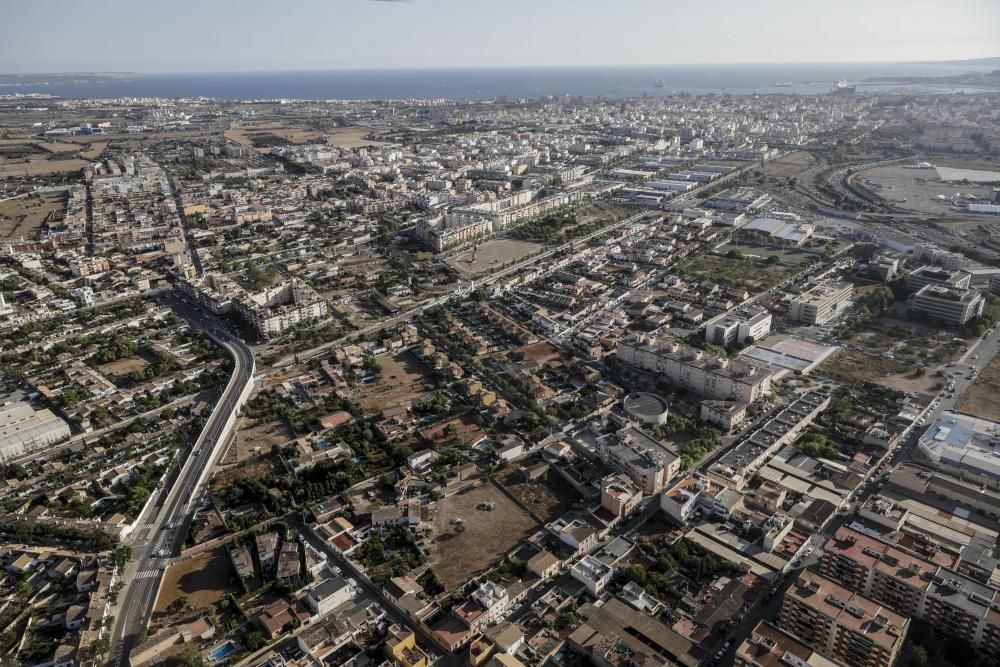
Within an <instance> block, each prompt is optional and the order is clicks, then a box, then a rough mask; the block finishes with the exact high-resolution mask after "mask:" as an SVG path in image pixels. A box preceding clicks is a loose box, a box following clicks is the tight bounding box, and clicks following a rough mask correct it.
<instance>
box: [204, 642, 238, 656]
mask: <svg viewBox="0 0 1000 667" xmlns="http://www.w3.org/2000/svg"><path fill="white" fill-rule="evenodd" d="M235 650H236V644H234V643H233V642H231V641H228V642H226V643H225V644H220V645H218V646H216V647H215V648H213V649H212V652H211V653H209V654H208V657H209V658H211V659H212V660H222V659H224V658H225V657H226V656H228V655H229V654H231V653H233V652H234V651H235Z"/></svg>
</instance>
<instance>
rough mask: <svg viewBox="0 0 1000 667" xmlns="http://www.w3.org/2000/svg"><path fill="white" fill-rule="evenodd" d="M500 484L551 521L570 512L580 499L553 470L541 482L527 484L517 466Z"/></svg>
mask: <svg viewBox="0 0 1000 667" xmlns="http://www.w3.org/2000/svg"><path fill="white" fill-rule="evenodd" d="M536 462H537V461H532V463H536ZM500 483H501V484H503V486H504V488H505V489H507V490H508V491H509V492H510V493H511V494H513V495H514V497H516V498H517V499H518V500H520V501H521V502H522V503H524V505H525V506H527V507H530V508H531V511H532V512H534V513H535V514H537V515H538V516H540V517H542V518H546V519H549V520H552V519H555V518H557V517H559V516H561V515H563V514H565V513H566V512H568V511H569V510H570V509H572V508H573V503H574V502H576V501H577V500H579V499H580V495H579V494H578V493H577V492H576V490H575V489H574V488H573V487H572V486H570V485H569V484H568V483H567V482H566V480H564V479H563V478H562V477H560V476H559V474H558V473H557V472H555V471H553V470H549V472H547V473H546V474H545V477H543V478H542V479H541V480H539V481H536V482H526V481H525V480H524V476H523V475H522V474H521V466H516V467H512V468H511V469H510V470H509V471H507V473H506V474H505V475H504V476H503V478H502V479H501V480H500Z"/></svg>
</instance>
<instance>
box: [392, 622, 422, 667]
mask: <svg viewBox="0 0 1000 667" xmlns="http://www.w3.org/2000/svg"><path fill="white" fill-rule="evenodd" d="M385 634H386V637H385V652H386V655H387V656H388V657H389V659H391V660H394V661H395V662H396V663H397V664H399V665H402V667H427V654H426V653H424V650H423V649H421V648H420V647H419V646H417V638H416V636H415V635H414V634H413V631H412V630H410V629H408V628H403V627H402V626H399V625H396V624H395V623H394V624H392V625H390V626H389V628H388V630H386V633H385Z"/></svg>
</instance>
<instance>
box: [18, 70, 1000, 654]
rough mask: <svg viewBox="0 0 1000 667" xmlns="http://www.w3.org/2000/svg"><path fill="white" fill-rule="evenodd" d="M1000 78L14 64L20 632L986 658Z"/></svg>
mask: <svg viewBox="0 0 1000 667" xmlns="http://www.w3.org/2000/svg"><path fill="white" fill-rule="evenodd" d="M998 103H1000V94H997V93H996V92H988V91H985V92H968V93H964V94H950V95H942V94H930V93H921V92H919V90H916V91H910V92H902V91H900V92H888V91H876V90H868V91H864V90H860V89H858V90H856V89H855V88H853V87H850V86H846V85H841V86H836V87H832V89H831V91H830V92H829V93H826V94H821V95H808V96H806V95H794V94H775V95H755V96H732V95H704V96H691V95H685V94H668V95H664V96H659V97H642V98H630V99H625V100H618V99H609V98H582V97H542V98H539V99H534V100H524V99H508V98H505V97H502V96H501V97H496V98H494V99H489V100H477V101H472V102H459V101H450V100H445V99H428V100H391V101H364V102H342V101H325V102H319V101H301V100H250V101H240V102H236V101H220V100H216V99H201V98H191V99H175V100H168V99H152V98H151V99H99V100H86V99H71V98H59V97H54V96H49V95H3V96H0V137H2V138H0V387H2V390H0V393H2V396H3V400H2V405H0V470H2V472H3V492H2V494H0V544H2V546H0V569H2V572H0V577H2V579H0V664H3V665H17V666H22V667H92V666H97V665H110V666H112V667H124V666H126V665H129V666H131V667H144V666H146V665H175V666H182V667H184V666H187V667H193V666H196V665H223V664H226V665H245V666H248V667H292V666H294V667H311V666H318V665H330V666H339V665H346V666H350V667H365V666H368V665H371V666H380V665H386V666H395V665H401V666H403V667H428V666H429V665H442V666H449V667H451V666H458V665H471V666H472V667H479V666H480V665H484V666H485V665H488V666H490V667H517V666H532V667H534V666H538V665H543V664H545V665H556V666H562V667H572V666H576V665H596V666H609V667H631V666H634V667H654V666H660V665H681V666H683V667H696V666H699V665H706V666H708V665H722V666H725V667H729V666H730V665H737V666H740V667H747V666H760V667H781V666H788V667H801V666H809V667H830V666H837V665H840V666H848V667H890V666H892V665H899V666H901V667H928V666H937V667H963V666H965V667H971V666H973V665H985V664H995V662H996V661H997V659H998V656H1000V550H998V536H1000V399H998V396H1000V357H998V356H997V355H996V353H997V345H998V341H1000V331H997V323H998V321H1000V104H998Z"/></svg>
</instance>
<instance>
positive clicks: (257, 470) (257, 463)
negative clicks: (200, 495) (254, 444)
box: [208, 459, 275, 492]
mask: <svg viewBox="0 0 1000 667" xmlns="http://www.w3.org/2000/svg"><path fill="white" fill-rule="evenodd" d="M274 469H275V464H274V463H273V462H272V461H271V460H270V459H256V460H253V461H244V462H243V463H240V464H238V465H234V466H230V467H228V468H217V469H216V471H215V474H214V475H213V476H212V481H211V483H210V484H209V487H208V490H209V491H210V492H215V491H220V490H222V489H225V488H226V487H228V486H229V485H230V484H232V483H233V482H235V481H236V480H237V479H239V478H240V477H250V478H253V479H264V478H265V477H267V476H268V475H270V474H271V473H273V472H274Z"/></svg>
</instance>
